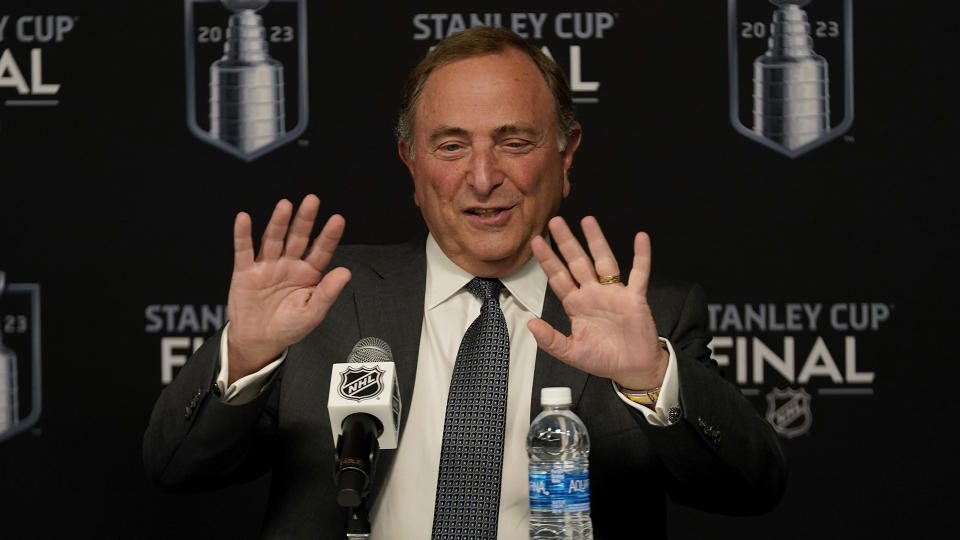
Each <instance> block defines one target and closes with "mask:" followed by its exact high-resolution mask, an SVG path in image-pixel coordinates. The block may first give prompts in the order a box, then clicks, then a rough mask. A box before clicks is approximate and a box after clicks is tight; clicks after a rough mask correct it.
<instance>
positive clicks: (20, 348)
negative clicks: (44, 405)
mask: <svg viewBox="0 0 960 540" xmlns="http://www.w3.org/2000/svg"><path fill="white" fill-rule="evenodd" d="M39 418H40V286H39V285H37V284H36V283H7V280H6V274H5V273H4V272H3V271H2V270H0V442H3V441H4V440H6V439H9V438H10V437H13V436H14V435H16V434H17V433H20V432H22V431H24V430H27V429H29V428H30V427H32V426H33V425H34V424H35V423H36V422H37V420H38V419H39Z"/></svg>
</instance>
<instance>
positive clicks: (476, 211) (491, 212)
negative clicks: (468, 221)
mask: <svg viewBox="0 0 960 540" xmlns="http://www.w3.org/2000/svg"><path fill="white" fill-rule="evenodd" d="M504 210H505V208H471V209H470V210H467V212H469V213H471V214H473V215H475V216H480V217H482V218H489V217H493V216H495V215H497V214H499V213H500V212H502V211H504Z"/></svg>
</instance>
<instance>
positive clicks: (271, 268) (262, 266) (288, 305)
mask: <svg viewBox="0 0 960 540" xmlns="http://www.w3.org/2000/svg"><path fill="white" fill-rule="evenodd" d="M319 208H320V199H318V198H317V197H316V195H307V196H306V197H304V199H303V202H302V203H301V204H300V209H299V210H298V211H297V215H296V216H295V217H294V218H293V223H291V222H290V215H291V214H292V213H293V204H292V203H291V202H290V201H288V200H286V199H284V200H281V201H280V202H278V203H277V206H276V208H274V210H273V215H272V216H270V222H269V223H268V224H267V228H266V230H265V231H264V233H263V240H262V242H261V245H260V254H259V255H258V256H257V257H256V259H254V251H253V239H252V237H251V224H250V216H249V215H248V214H247V213H246V212H240V213H239V214H237V218H236V221H235V222H234V226H233V246H234V265H233V279H232V280H231V282H230V294H229V298H228V300H227V317H228V318H229V319H230V330H229V335H228V336H227V350H228V354H229V365H230V370H229V374H228V384H233V382H234V381H236V380H237V379H239V378H241V377H244V376H246V375H249V374H251V373H255V372H256V371H259V370H260V369H261V368H263V367H264V366H266V365H267V364H269V363H270V362H272V361H274V360H276V359H277V358H278V357H279V356H280V355H281V354H282V353H283V351H284V350H286V348H287V347H289V346H290V345H293V344H294V343H296V342H298V341H300V340H301V339H303V338H304V337H305V336H306V335H307V334H309V333H310V331H311V330H313V329H314V328H316V326H317V325H319V324H320V322H321V321H323V318H324V317H325V316H326V314H327V310H329V309H330V306H331V305H332V304H333V302H334V301H335V300H336V299H337V296H338V295H339V294H340V291H342V290H343V287H344V286H345V285H346V284H347V282H348V281H350V271H349V270H347V269H346V268H342V267H341V268H334V269H333V270H330V271H329V272H326V273H324V269H325V268H326V266H327V264H329V263H330V258H331V257H332V256H333V251H334V249H336V247H337V244H338V243H339V242H340V237H341V236H343V228H344V225H345V224H346V222H345V221H344V219H343V217H342V216H340V215H333V216H331V217H330V219H329V220H327V223H326V224H325V225H324V226H323V230H321V231H320V235H319V236H318V237H317V238H316V239H315V240H314V241H313V245H312V246H311V247H310V251H309V252H307V246H308V244H309V243H310V232H311V231H312V230H313V223H314V221H315V220H316V218H317V210H318V209H319ZM288 229H289V232H288ZM305 252H307V254H306V256H304V253H305ZM321 278H322V279H321Z"/></svg>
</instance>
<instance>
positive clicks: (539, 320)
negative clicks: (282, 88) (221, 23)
mask: <svg viewBox="0 0 960 540" xmlns="http://www.w3.org/2000/svg"><path fill="white" fill-rule="evenodd" d="M580 137H581V130H580V126H579V124H578V123H577V122H575V121H574V119H573V114H572V102H571V98H570V91H569V88H567V86H566V82H565V79H564V77H563V76H562V73H560V70H559V68H557V67H556V65H555V64H553V62H552V61H551V60H549V59H548V58H546V57H545V56H543V54H542V53H541V52H540V51H539V50H538V49H536V48H535V47H532V46H530V45H529V44H527V43H526V42H524V41H523V40H522V39H520V38H518V37H517V36H516V35H514V34H512V33H510V32H508V31H505V30H498V29H473V30H469V31H467V32H464V33H462V34H458V35H455V36H452V37H450V38H447V39H446V40H444V41H443V42H441V43H440V44H438V46H437V47H436V48H435V49H434V50H433V51H432V52H431V53H430V54H429V55H428V56H427V58H426V59H424V60H423V61H422V62H421V63H420V64H419V65H418V66H417V68H415V70H414V71H413V73H411V77H410V79H409V81H408V84H407V88H406V91H405V109H404V111H402V113H401V119H400V122H399V124H398V151H399V153H400V157H401V159H402V160H403V161H404V163H405V164H406V165H407V167H408V168H409V170H410V173H411V175H412V177H413V182H414V200H415V202H416V204H417V205H418V206H419V207H420V209H421V212H422V214H423V217H424V220H425V221H426V224H427V227H428V229H429V230H430V236H429V237H428V238H427V240H426V242H424V241H423V240H422V239H421V240H418V241H416V242H412V243H410V244H405V245H401V246H380V247H373V246H342V247H338V243H339V239H340V236H341V234H342V231H343V227H344V220H343V218H341V217H340V216H333V217H331V218H330V219H329V220H328V221H327V223H326V225H325V226H324V227H323V230H322V231H321V233H320V235H319V236H318V238H317V239H316V240H315V241H314V242H313V245H312V246H309V234H310V231H311V229H312V226H313V223H314V221H315V219H316V216H317V212H318V205H319V202H318V200H317V198H316V197H313V196H309V197H307V198H306V199H304V201H303V203H302V204H301V205H300V208H299V210H298V211H297V212H296V215H294V212H293V206H292V205H291V204H290V203H289V202H287V201H281V202H280V203H279V204H278V205H277V207H276V209H275V211H274V214H273V216H272V217H271V219H270V222H269V223H268V225H267V228H266V231H265V232H264V236H263V241H262V244H261V248H260V253H259V255H258V256H256V257H255V256H254V248H253V243H252V240H251V223H250V218H249V216H247V215H246V214H242V213H241V214H240V215H238V217H237V221H236V224H235V252H236V256H235V267H234V275H233V281H232V283H231V289H230V297H229V301H228V314H229V319H230V323H229V325H228V327H227V328H226V329H224V331H223V332H222V333H221V334H219V335H218V336H216V337H215V338H213V339H211V340H210V341H209V342H207V343H206V344H205V345H204V346H203V347H201V349H199V350H198V351H197V353H196V354H195V355H194V356H193V357H191V359H190V361H188V363H187V364H186V365H185V366H184V368H183V369H182V370H181V372H180V374H178V376H177V378H176V379H175V380H174V381H173V383H171V385H170V386H169V387H167V389H165V390H164V392H163V394H162V395H161V397H160V400H159V401H158V403H157V406H156V407H155V410H154V414H153V416H152V418H151V422H150V426H149V427H148V429H147V433H146V436H145V440H144V459H145V463H146V466H147V469H148V471H149V472H150V474H151V476H152V477H153V478H154V479H155V481H156V482H157V483H158V484H160V485H163V486H168V487H171V488H179V489H205V488H213V487H217V486H222V485H225V484H228V483H232V482H239V481H245V480H248V479H250V478H253V477H256V476H258V475H260V474H263V473H264V472H266V471H272V474H273V476H272V482H271V491H270V500H269V507H268V509H267V513H266V518H265V523H264V527H263V535H264V536H265V537H271V538H274V537H276V538H288V537H289V538H301V537H304V538H305V537H318V536H320V537H325V538H326V537H329V538H337V537H342V536H343V529H342V527H343V522H344V514H343V512H342V510H341V509H339V508H338V507H337V505H336V502H335V494H336V490H335V487H334V486H333V485H332V484H333V483H332V481H331V479H332V463H333V458H332V454H333V441H332V440H331V437H330V435H329V434H330V425H329V418H328V416H327V411H326V406H325V403H326V397H327V396H326V389H327V388H329V382H330V376H331V371H330V364H331V363H335V362H342V361H344V359H345V358H346V357H347V355H348V354H349V352H350V350H351V348H352V346H353V344H354V343H356V341H357V340H358V339H360V338H362V337H365V336H377V337H380V338H382V339H384V340H386V341H387V342H388V343H389V344H390V345H391V347H392V348H393V351H394V359H395V361H396V365H397V370H398V377H399V382H400V388H401V394H402V401H403V403H404V404H405V405H406V404H410V406H409V408H408V410H409V415H407V416H406V417H404V418H403V421H402V428H401V430H402V431H401V444H400V447H399V448H398V450H397V452H396V453H395V454H394V453H393V452H385V453H384V454H383V456H382V459H381V463H380V464H379V466H378V471H377V476H376V477H375V483H374V485H373V486H372V489H371V493H372V494H373V496H374V497H377V502H376V503H375V505H374V508H373V515H372V518H373V521H374V527H375V528H374V534H375V536H376V537H378V538H425V537H429V536H431V534H433V535H437V534H438V533H437V532H436V531H437V529H436V528H434V529H433V533H431V528H430V523H431V522H433V518H434V517H435V514H434V512H433V511H432V508H433V502H434V500H435V492H436V489H437V472H436V465H437V463H438V462H439V461H440V457H441V456H440V453H441V448H440V446H441V445H440V443H441V441H440V435H441V433H442V428H443V423H444V417H443V414H442V412H443V409H444V408H445V407H446V402H445V398H446V395H447V386H448V385H449V382H450V376H451V372H452V371H453V364H454V360H455V359H456V357H457V354H455V353H456V351H457V349H456V345H457V343H458V342H459V341H460V336H462V335H463V332H464V330H465V329H466V324H463V321H466V323H469V320H470V319H472V318H473V317H474V316H476V311H473V312H472V313H471V314H469V315H467V314H466V313H465V312H468V311H471V310H473V309H474V308H476V309H477V310H479V305H480V303H479V301H478V300H477V299H475V298H472V297H471V295H470V294H469V293H466V292H465V291H464V290H463V286H464V285H465V284H466V282H467V281H470V280H471V278H472V277H473V276H476V277H480V278H496V279H498V280H499V281H500V282H502V283H503V285H504V286H505V289H504V292H503V294H502V295H501V299H500V300H499V303H500V304H501V305H502V308H503V309H502V312H503V313H504V315H505V321H506V326H507V327H508V328H509V330H510V336H509V337H510V344H509V346H510V359H509V362H510V367H509V370H510V374H509V396H510V397H509V398H508V402H507V407H506V409H507V410H506V419H505V423H506V435H505V440H504V441H503V442H501V443H500V444H501V447H500V448H501V449H502V450H503V455H504V457H503V460H502V468H503V491H502V493H501V494H500V497H499V498H500V504H499V521H498V527H496V528H495V530H497V531H498V532H497V534H496V535H497V536H498V537H500V538H518V537H525V535H526V519H527V510H526V508H527V507H526V498H525V490H526V479H525V476H524V475H523V474H522V473H520V474H518V471H519V470H520V469H521V468H522V469H523V470H525V455H524V454H523V432H524V431H525V427H526V424H527V423H529V420H530V419H531V418H532V417H533V416H534V415H535V414H536V412H537V410H538V407H537V402H536V398H537V395H538V391H537V389H539V388H542V387H544V386H568V387H570V388H571V390H572V394H573V409H574V411H575V412H576V413H577V414H578V415H579V416H580V417H581V418H583V419H584V421H585V423H586V425H587V427H588V429H589V431H590V437H591V441H592V447H591V454H590V467H591V470H590V479H591V495H592V517H593V522H594V530H595V537H596V538H614V537H616V538H622V537H640V536H648V535H651V534H652V535H654V536H660V537H662V535H663V532H664V529H665V523H664V514H665V511H664V510H665V509H664V505H665V501H664V497H663V494H664V493H668V494H670V496H671V497H672V498H673V499H674V500H676V501H678V502H680V503H683V504H689V505H693V506H697V507H700V508H704V509H707V510H713V511H721V512H728V513H754V512H763V511H766V510H768V509H770V508H772V507H773V505H775V504H776V502H777V501H778V500H779V497H780V495H781V493H782V490H783V486H784V482H785V462H784V458H783V455H782V453H781V451H780V447H779V444H778V441H777V438H776V436H775V434H774V433H773V431H772V429H771V428H770V427H769V426H768V425H767V424H766V423H765V422H764V421H763V419H762V418H760V417H759V416H758V415H757V413H756V411H755V410H753V408H752V406H751V405H750V404H749V403H747V402H746V400H744V399H743V397H742V395H740V393H739V391H738V390H737V389H736V388H735V387H734V386H732V385H730V384H729V383H727V382H726V381H724V380H723V379H722V378H721V377H720V376H719V375H718V374H717V371H716V366H715V364H714V363H712V361H711V360H710V358H709V350H708V349H707V347H706V344H707V342H708V340H709V336H708V335H707V333H706V328H705V326H706V310H705V305H704V301H703V297H702V292H701V291H700V289H699V288H698V287H695V286H694V287H691V286H687V285H683V284H676V283H664V284H660V285H657V286H648V280H649V272H650V245H649V239H648V238H647V236H646V235H645V234H643V233H639V234H638V235H637V237H636V240H635V244H634V259H633V261H632V265H631V269H630V272H629V280H628V283H627V284H626V285H625V284H623V283H620V279H619V276H620V268H619V265H618V263H617V261H616V259H615V258H614V256H613V254H612V252H611V250H610V248H609V247H608V245H607V243H606V241H605V240H604V237H603V234H602V232H601V230H600V227H599V225H598V223H597V221H596V220H595V219H593V218H590V217H588V218H585V219H584V220H583V221H582V223H581V225H582V227H583V231H584V235H585V237H586V240H587V244H588V250H589V255H588V253H587V251H586V250H584V249H583V247H582V246H581V245H580V243H579V242H578V241H577V240H576V239H575V237H574V236H573V234H572V233H571V232H570V230H569V228H568V227H567V224H566V223H565V222H564V221H563V220H562V219H561V218H558V217H554V216H556V214H557V212H558V209H559V206H560V203H561V201H562V200H563V198H565V197H566V196H567V194H568V192H569V188H570V184H569V180H568V173H569V168H570V165H571V164H572V161H573V156H574V153H575V152H576V149H577V146H578V145H579V142H580ZM291 216H292V221H291ZM548 231H549V235H550V239H551V242H552V246H553V247H555V248H556V249H557V250H559V252H560V254H561V255H562V257H563V260H561V258H560V257H558V255H557V254H556V253H555V252H554V250H553V247H551V244H548V242H547V241H546V240H545V239H544V238H543V236H542V235H543V234H544V233H546V232H548ZM308 246H309V249H308ZM328 267H332V268H333V269H331V270H329V271H327V268H328ZM548 281H549V286H550V287H549V290H547V287H546V284H547V282H548ZM450 284H453V286H452V287H451V286H450ZM471 306H473V307H471ZM461 319H462V321H461ZM452 328H453V329H456V331H455V332H454V331H453V330H451V329H452ZM451 334H456V335H452V336H451ZM451 347H452V348H451ZM537 348H539V350H538V349H537ZM457 361H458V362H459V360H457ZM438 411H439V412H438ZM438 508H439V507H438ZM437 512H440V510H439V509H438V510H437ZM464 524H465V525H464V528H465V529H466V530H467V531H468V533H469V534H468V535H467V536H466V537H468V538H489V537H492V536H493V533H489V532H487V533H481V532H474V531H473V530H472V527H473V525H472V524H471V522H470V521H465V522H464ZM378 525H379V529H378Z"/></svg>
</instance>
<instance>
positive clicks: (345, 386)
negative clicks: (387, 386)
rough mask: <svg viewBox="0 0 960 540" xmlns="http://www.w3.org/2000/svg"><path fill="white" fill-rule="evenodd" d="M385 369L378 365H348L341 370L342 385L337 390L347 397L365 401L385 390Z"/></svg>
mask: <svg viewBox="0 0 960 540" xmlns="http://www.w3.org/2000/svg"><path fill="white" fill-rule="evenodd" d="M383 373H384V371H383V370H382V369H380V368H379V367H377V366H373V367H369V368H368V367H360V368H353V367H348V368H347V369H346V371H341V372H340V385H339V386H338V387H337V392H338V393H339V394H340V396H341V397H343V398H345V399H352V400H354V401H363V400H365V399H371V398H375V397H377V396H379V395H380V393H381V392H383Z"/></svg>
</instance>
